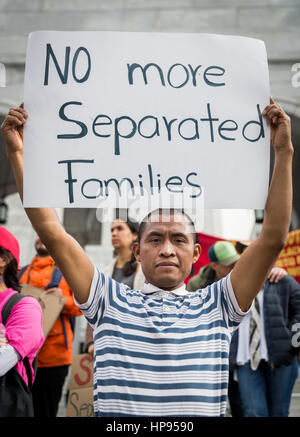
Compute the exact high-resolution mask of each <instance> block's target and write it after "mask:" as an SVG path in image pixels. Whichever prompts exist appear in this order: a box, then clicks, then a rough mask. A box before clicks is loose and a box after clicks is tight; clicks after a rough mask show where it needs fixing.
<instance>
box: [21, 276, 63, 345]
mask: <svg viewBox="0 0 300 437" xmlns="http://www.w3.org/2000/svg"><path fill="white" fill-rule="evenodd" d="M21 293H22V294H24V295H25V296H32V297H34V298H35V299H37V301H38V302H39V304H40V305H41V308H42V312H43V332H44V337H45V338H47V335H48V334H49V332H50V330H51V328H52V326H53V325H54V323H55V321H56V319H57V317H58V316H59V314H60V313H61V311H62V309H63V307H64V305H65V301H66V299H65V297H63V296H56V295H54V294H52V293H46V292H45V291H44V290H41V289H40V288H37V287H33V286H31V285H28V284H22V290H21Z"/></svg>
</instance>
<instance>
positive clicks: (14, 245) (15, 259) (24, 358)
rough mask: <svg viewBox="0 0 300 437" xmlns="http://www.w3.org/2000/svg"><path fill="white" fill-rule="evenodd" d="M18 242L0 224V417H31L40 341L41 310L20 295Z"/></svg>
mask: <svg viewBox="0 0 300 437" xmlns="http://www.w3.org/2000/svg"><path fill="white" fill-rule="evenodd" d="M19 255H20V249H19V244H18V241H17V240H16V239H15V237H14V236H13V235H12V234H11V233H10V232H9V231H8V230H7V229H6V228H4V227H2V226H0V328H1V329H0V331H1V334H0V337H1V341H0V417H33V416H34V410H33V403H32V394H31V388H32V384H33V382H34V376H35V358H36V354H37V352H38V350H39V349H40V347H41V346H42V344H43V342H44V334H43V327H42V309H41V306H40V304H39V303H38V301H37V300H36V299H34V298H33V297H30V296H23V295H21V294H20V290H21V286H20V283H19V280H18V266H19Z"/></svg>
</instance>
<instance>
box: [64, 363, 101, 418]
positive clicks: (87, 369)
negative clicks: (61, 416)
mask: <svg viewBox="0 0 300 437" xmlns="http://www.w3.org/2000/svg"><path fill="white" fill-rule="evenodd" d="M93 375H94V370H93V358H92V357H91V356H90V355H89V354H80V355H75V356H74V357H73V362H72V372H71V378H70V384H69V397H68V404H67V410H66V416H67V417H92V416H94V406H93V383H94V377H93Z"/></svg>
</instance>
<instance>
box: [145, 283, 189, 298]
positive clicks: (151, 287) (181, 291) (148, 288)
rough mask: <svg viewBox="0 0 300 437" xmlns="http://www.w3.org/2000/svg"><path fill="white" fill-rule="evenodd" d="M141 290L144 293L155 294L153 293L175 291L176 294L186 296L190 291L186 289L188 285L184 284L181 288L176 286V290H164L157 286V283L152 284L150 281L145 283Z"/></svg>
mask: <svg viewBox="0 0 300 437" xmlns="http://www.w3.org/2000/svg"><path fill="white" fill-rule="evenodd" d="M141 292H142V293H144V294H153V293H158V292H162V293H166V292H167V293H173V294H175V296H186V295H187V294H188V291H187V289H186V285H185V284H184V285H182V286H181V287H179V288H176V290H172V291H168V290H162V289H161V288H159V287H156V285H153V284H150V283H144V285H143V287H142V289H141Z"/></svg>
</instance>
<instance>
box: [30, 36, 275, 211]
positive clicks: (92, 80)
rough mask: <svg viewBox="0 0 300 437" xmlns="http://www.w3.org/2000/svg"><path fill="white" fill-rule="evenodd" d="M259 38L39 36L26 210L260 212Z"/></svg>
mask: <svg viewBox="0 0 300 437" xmlns="http://www.w3.org/2000/svg"><path fill="white" fill-rule="evenodd" d="M269 94H270V93H269V76H268V67H267V56H266V50H265V45H264V43H263V42H262V41H260V40H256V39H252V38H245V37H238V36H223V35H210V34H167V33H136V32H132V33H122V32H46V31H45V32H35V33H33V34H31V35H30V36H29V40H28V48H27V59H26V72H25V91H24V102H25V109H26V110H27V111H28V113H29V117H28V121H27V124H26V126H25V130H24V149H25V153H24V162H25V167H24V204H25V206H28V207H36V206H38V207H47V206H51V207H53V206H54V207H93V208H98V207H100V208H102V207H103V208H104V207H106V206H112V207H132V205H133V204H134V203H135V202H136V204H138V202H142V203H143V205H144V206H145V205H146V206H147V205H149V202H152V200H153V199H156V200H154V203H155V201H157V202H158V204H156V205H155V206H161V207H170V206H176V207H178V206H183V207H188V208H190V207H197V206H200V205H201V206H202V207H203V205H204V207H206V208H256V209H262V208H264V204H265V200H266V195H267V189H268V181H269V153H270V146H269V142H270V134H269V128H268V127H267V125H266V122H265V120H264V119H263V117H262V114H261V113H262V111H263V110H264V108H265V106H266V105H267V104H268V103H269Z"/></svg>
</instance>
